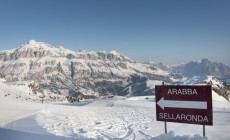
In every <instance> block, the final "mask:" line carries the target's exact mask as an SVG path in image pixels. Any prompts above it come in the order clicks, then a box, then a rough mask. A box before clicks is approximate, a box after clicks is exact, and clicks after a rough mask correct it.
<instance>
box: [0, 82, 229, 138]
mask: <svg viewBox="0 0 230 140" xmlns="http://www.w3.org/2000/svg"><path fill="white" fill-rule="evenodd" d="M152 82H153V83H155V82H154V81H152ZM156 82H157V81H156ZM150 83H151V81H150ZM22 84H23V83H22ZM27 92H28V89H27V88H26V87H23V86H22V85H21V86H15V85H14V86H13V85H7V84H6V83H1V82H0V111H1V115H0V137H1V139H4V140H15V139H17V140H27V139H34V140H38V139H39V140H40V139H43V140H53V139H55V140H56V139H57V140H59V139H60V140H69V139H103V140H104V139H105V140H107V139H121V140H130V139H131V140H135V139H137V140H139V139H151V140H162V139H163V140H182V139H183V140H207V139H208V140H220V139H221V140H229V139H230V133H228V130H229V129H230V104H229V102H228V101H226V100H225V99H224V98H223V97H222V96H219V95H218V94H217V93H215V92H214V91H213V92H212V97H213V118H214V120H213V126H206V136H207V137H204V138H203V136H202V127H203V126H202V125H192V124H182V123H169V122H168V123H167V126H168V133H167V134H164V122H159V121H156V116H155V115H156V112H155V108H156V103H155V96H139V97H129V98H127V97H114V98H109V99H97V100H85V101H83V102H80V103H73V104H69V103H47V102H45V103H44V104H42V103H40V102H34V101H33V100H25V98H26V97H30V98H35V97H33V95H29V94H28V93H27ZM19 93H20V95H21V96H22V97H21V99H17V98H16V96H17V95H19ZM8 94H10V95H8ZM5 95H7V96H5Z"/></svg>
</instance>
